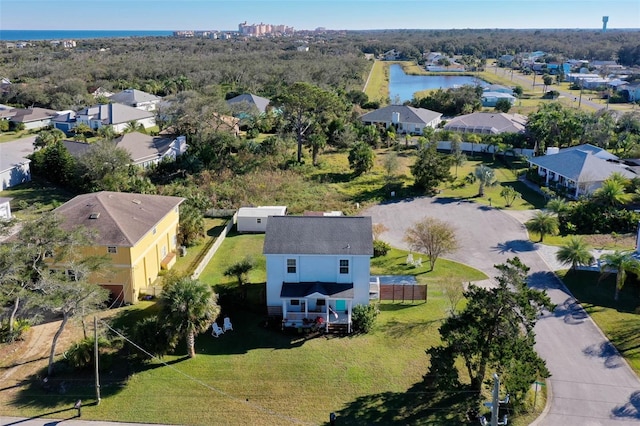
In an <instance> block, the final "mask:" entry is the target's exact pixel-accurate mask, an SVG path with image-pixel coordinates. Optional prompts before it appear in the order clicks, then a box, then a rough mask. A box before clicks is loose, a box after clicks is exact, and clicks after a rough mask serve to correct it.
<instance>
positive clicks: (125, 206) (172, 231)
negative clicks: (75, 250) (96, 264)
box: [55, 191, 184, 303]
mask: <svg viewBox="0 0 640 426" xmlns="http://www.w3.org/2000/svg"><path fill="white" fill-rule="evenodd" d="M183 201H184V198H180V197H167V196H162V195H146V194H131V193H123V192H108V191H103V192H96V193H92V194H83V195H79V196H77V197H75V198H73V199H72V200H70V201H68V202H67V203H65V204H63V205H62V206H60V207H58V208H57V209H55V213H56V214H57V215H58V216H59V217H60V218H61V219H62V221H63V222H62V223H63V227H64V228H67V229H72V228H75V227H77V226H80V225H82V226H84V227H86V228H89V229H91V230H93V232H94V233H95V235H96V237H95V238H96V243H95V245H94V246H92V247H86V248H83V249H82V251H83V252H85V253H86V254H87V255H107V256H108V258H110V261H111V265H110V266H109V271H108V272H107V273H100V274H95V276H92V277H90V278H89V279H90V280H91V281H93V282H95V283H96V284H99V285H101V286H102V287H104V288H106V289H108V290H109V291H111V294H112V298H113V300H114V301H115V302H120V303H122V302H124V303H136V302H137V301H138V296H139V295H140V290H141V289H144V288H146V287H148V286H151V285H153V283H154V281H155V280H156V278H158V274H159V272H160V270H161V269H171V267H172V266H173V265H174V264H175V261H176V251H177V250H176V249H177V244H178V221H179V206H180V203H182V202H183Z"/></svg>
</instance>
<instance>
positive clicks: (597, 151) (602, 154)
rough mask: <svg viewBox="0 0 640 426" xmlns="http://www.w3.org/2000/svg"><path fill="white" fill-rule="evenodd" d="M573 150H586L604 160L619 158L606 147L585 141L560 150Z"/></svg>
mask: <svg viewBox="0 0 640 426" xmlns="http://www.w3.org/2000/svg"><path fill="white" fill-rule="evenodd" d="M571 151H584V152H588V153H590V154H593V155H595V156H596V157H598V158H600V159H602V160H617V159H618V157H617V156H615V155H613V154H612V153H610V152H609V151H607V150H606V149H602V148H600V147H597V146H594V145H591V144H588V143H584V144H582V145H576V146H571V147H569V148H563V149H562V150H560V151H558V152H559V153H560V152H571Z"/></svg>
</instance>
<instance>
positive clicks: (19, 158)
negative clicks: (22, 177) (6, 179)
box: [0, 138, 34, 172]
mask: <svg viewBox="0 0 640 426" xmlns="http://www.w3.org/2000/svg"><path fill="white" fill-rule="evenodd" d="M33 140H34V138H25V139H18V140H16V141H11V142H4V143H0V172H4V171H6V170H9V169H12V168H14V167H15V166H18V165H21V164H24V163H29V162H30V161H31V160H29V159H28V158H27V156H28V155H31V154H33Z"/></svg>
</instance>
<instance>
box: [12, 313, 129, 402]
mask: <svg viewBox="0 0 640 426" xmlns="http://www.w3.org/2000/svg"><path fill="white" fill-rule="evenodd" d="M117 312H118V310H111V311H107V312H101V313H100V315H98V317H100V318H106V317H110V316H113V315H115V314H116V313H117ZM91 318H93V317H91ZM87 321H89V319H87ZM59 327H60V321H52V322H47V323H44V324H40V325H36V326H34V327H31V328H30V329H29V330H28V331H27V332H26V333H24V335H23V340H20V341H17V342H14V343H12V344H1V345H0V383H1V384H2V385H1V386H0V407H9V406H10V405H11V403H12V402H13V401H14V400H15V397H16V396H17V395H18V393H19V392H21V391H23V390H25V389H26V388H27V387H28V386H30V385H31V384H32V383H33V380H38V374H40V373H41V372H42V371H43V369H44V368H46V367H47V365H48V360H49V352H50V351H51V342H52V341H53V336H54V334H55V333H56V331H57V330H58V328H59ZM87 328H88V330H89V331H90V332H91V331H93V324H88V325H87ZM83 337H84V333H83V331H82V323H81V321H80V319H79V318H78V319H73V320H71V321H69V322H68V323H67V325H66V327H65V329H64V331H63V333H62V335H61V336H60V338H59V339H58V344H57V347H56V349H57V350H56V359H58V358H57V357H59V356H61V355H62V354H63V353H64V352H65V351H66V350H67V349H68V348H69V347H70V346H71V345H72V344H73V343H74V342H76V341H78V340H80V339H82V338H83Z"/></svg>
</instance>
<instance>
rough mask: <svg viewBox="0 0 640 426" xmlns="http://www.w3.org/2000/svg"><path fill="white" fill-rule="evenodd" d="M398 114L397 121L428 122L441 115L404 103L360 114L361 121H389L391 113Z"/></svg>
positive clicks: (391, 116)
mask: <svg viewBox="0 0 640 426" xmlns="http://www.w3.org/2000/svg"><path fill="white" fill-rule="evenodd" d="M394 113H395V114H399V119H398V122H399V123H423V124H428V123H431V122H432V121H433V120H437V119H439V118H440V117H442V114H440V113H439V112H435V111H431V110H428V109H425V108H413V107H410V106H406V105H389V106H386V107H384V108H380V109H377V110H375V111H371V112H368V113H366V114H364V115H362V116H360V120H361V121H368V122H378V123H391V122H393V114H394Z"/></svg>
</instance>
